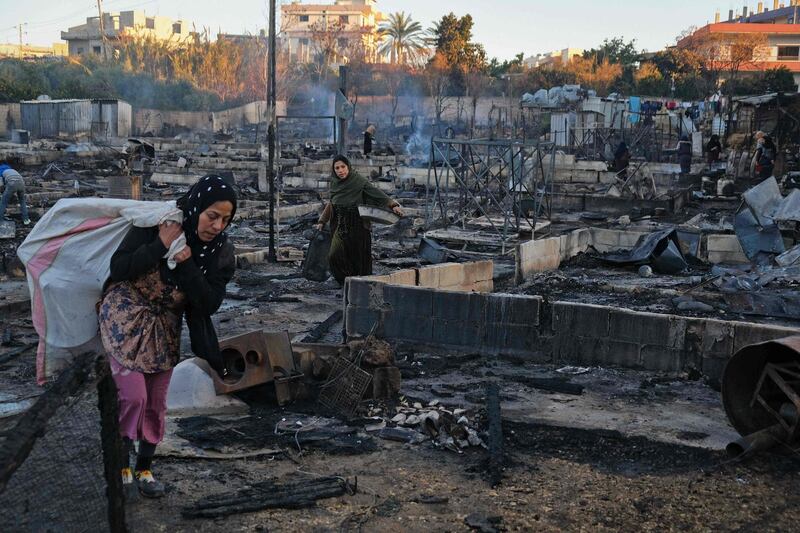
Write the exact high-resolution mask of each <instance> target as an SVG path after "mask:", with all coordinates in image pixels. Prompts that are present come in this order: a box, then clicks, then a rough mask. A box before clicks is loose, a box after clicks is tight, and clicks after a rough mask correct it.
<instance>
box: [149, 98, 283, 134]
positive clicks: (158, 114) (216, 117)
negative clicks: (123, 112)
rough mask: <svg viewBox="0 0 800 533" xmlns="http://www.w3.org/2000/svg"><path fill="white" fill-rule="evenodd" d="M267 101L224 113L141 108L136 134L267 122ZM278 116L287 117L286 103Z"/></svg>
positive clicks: (220, 128) (228, 127)
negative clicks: (180, 128)
mask: <svg viewBox="0 0 800 533" xmlns="http://www.w3.org/2000/svg"><path fill="white" fill-rule="evenodd" d="M266 112H267V106H266V102H265V101H258V102H251V103H249V104H245V105H243V106H239V107H235V108H231V109H225V110H223V111H162V110H159V109H147V108H140V109H135V110H134V112H133V131H134V134H135V135H144V134H145V133H152V134H153V135H159V134H160V133H161V131H162V129H163V128H164V125H165V124H170V125H172V126H183V127H186V128H189V129H192V130H199V131H219V130H229V129H234V128H237V127H241V126H246V125H248V124H257V123H259V122H264V121H265V120H266ZM276 112H277V114H278V115H284V114H286V102H278V105H277V111H276Z"/></svg>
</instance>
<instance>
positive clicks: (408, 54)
mask: <svg viewBox="0 0 800 533" xmlns="http://www.w3.org/2000/svg"><path fill="white" fill-rule="evenodd" d="M378 31H379V33H380V34H381V35H382V36H383V37H384V38H385V39H386V40H385V41H384V43H383V44H382V45H381V46H380V48H378V53H379V54H383V55H386V54H388V55H389V62H390V63H391V64H392V65H397V64H400V65H406V64H409V63H414V62H415V61H416V60H417V59H418V58H419V57H420V56H421V55H422V54H424V53H425V40H424V31H423V29H422V25H421V24H420V23H419V22H416V21H413V20H411V17H410V16H408V15H406V14H405V12H404V11H400V12H399V13H392V14H391V15H389V20H388V21H386V22H384V23H383V24H381V26H380V28H379V30H378Z"/></svg>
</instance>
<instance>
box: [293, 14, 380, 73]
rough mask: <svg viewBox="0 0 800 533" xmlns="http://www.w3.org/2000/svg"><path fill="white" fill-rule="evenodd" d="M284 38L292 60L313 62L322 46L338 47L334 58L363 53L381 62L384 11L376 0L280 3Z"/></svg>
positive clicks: (345, 57) (340, 60) (346, 60)
mask: <svg viewBox="0 0 800 533" xmlns="http://www.w3.org/2000/svg"><path fill="white" fill-rule="evenodd" d="M281 17H282V18H281V32H282V42H283V43H284V46H286V47H287V48H288V52H289V56H290V57H291V59H292V60H293V61H299V62H303V63H310V62H313V61H314V60H315V58H316V57H317V55H318V54H320V53H321V52H322V49H323V48H333V49H335V55H336V57H335V62H336V63H347V62H348V60H349V58H348V55H349V54H352V53H356V52H357V53H363V54H364V57H365V59H366V60H367V61H368V62H371V63H382V62H384V60H385V58H382V57H380V56H379V54H378V47H379V45H380V41H381V37H380V34H379V32H378V26H379V25H380V23H381V22H382V21H383V15H382V14H381V12H380V11H378V9H377V7H376V0H335V1H334V3H333V4H316V3H315V4H303V3H300V2H299V1H297V0H295V1H293V2H292V3H290V4H283V5H282V6H281Z"/></svg>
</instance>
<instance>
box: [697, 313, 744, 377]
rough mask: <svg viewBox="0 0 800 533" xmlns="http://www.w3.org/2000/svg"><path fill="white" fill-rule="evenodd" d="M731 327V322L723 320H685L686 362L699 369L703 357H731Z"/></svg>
mask: <svg viewBox="0 0 800 533" xmlns="http://www.w3.org/2000/svg"><path fill="white" fill-rule="evenodd" d="M733 325H734V323H733V322H729V321H725V320H714V319H701V318H692V319H687V322H686V344H685V348H686V351H687V356H688V358H689V359H688V362H690V363H692V364H693V365H695V366H696V367H698V368H699V367H700V364H701V362H700V359H702V358H703V357H719V358H723V359H727V358H729V357H731V356H732V355H733V331H734V330H733Z"/></svg>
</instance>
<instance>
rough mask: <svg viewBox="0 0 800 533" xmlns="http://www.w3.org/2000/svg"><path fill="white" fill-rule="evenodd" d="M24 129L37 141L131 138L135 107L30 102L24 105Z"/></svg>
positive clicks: (112, 102)
mask: <svg viewBox="0 0 800 533" xmlns="http://www.w3.org/2000/svg"><path fill="white" fill-rule="evenodd" d="M20 114H21V116H22V127H23V129H26V130H29V131H30V132H31V136H32V137H34V138H43V137H62V136H63V137H80V136H82V135H91V136H92V137H94V138H103V139H104V138H108V137H128V136H130V133H131V122H132V118H131V117H132V111H131V106H130V104H129V103H127V102H123V101H122V100H111V99H100V100H29V101H24V102H21V103H20Z"/></svg>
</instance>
